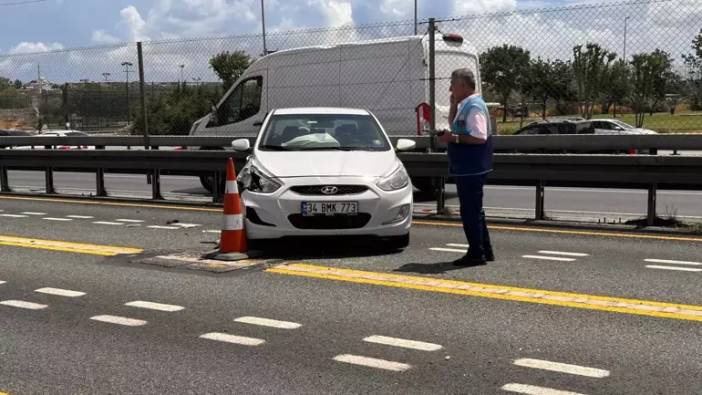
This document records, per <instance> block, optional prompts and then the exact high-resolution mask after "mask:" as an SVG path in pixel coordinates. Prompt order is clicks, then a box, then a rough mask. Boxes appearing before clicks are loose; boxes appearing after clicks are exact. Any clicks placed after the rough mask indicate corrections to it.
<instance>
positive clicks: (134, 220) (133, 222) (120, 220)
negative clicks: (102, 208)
mask: <svg viewBox="0 0 702 395" xmlns="http://www.w3.org/2000/svg"><path fill="white" fill-rule="evenodd" d="M115 221H119V222H128V223H132V224H140V223H142V222H144V221H143V220H141V219H116V220H115Z"/></svg>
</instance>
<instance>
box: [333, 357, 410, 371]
mask: <svg viewBox="0 0 702 395" xmlns="http://www.w3.org/2000/svg"><path fill="white" fill-rule="evenodd" d="M334 360H335V361H337V362H342V363H348V364H352V365H359V366H366V367H369V368H375V369H383V370H390V371H393V372H404V371H405V370H408V369H410V368H411V367H412V366H411V365H408V364H406V363H401V362H393V361H386V360H384V359H378V358H370V357H364V356H360V355H351V354H341V355H337V356H335V357H334Z"/></svg>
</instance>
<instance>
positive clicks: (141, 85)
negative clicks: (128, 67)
mask: <svg viewBox="0 0 702 395" xmlns="http://www.w3.org/2000/svg"><path fill="white" fill-rule="evenodd" d="M137 56H138V57H139V100H140V101H141V119H142V122H143V125H142V128H143V132H144V149H147V150H148V149H149V120H148V118H147V116H146V113H147V112H146V94H145V93H144V56H143V54H142V50H141V41H139V42H137ZM159 195H160V193H159Z"/></svg>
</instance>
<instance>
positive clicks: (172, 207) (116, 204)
mask: <svg viewBox="0 0 702 395" xmlns="http://www.w3.org/2000/svg"><path fill="white" fill-rule="evenodd" d="M0 199H4V200H25V201H30V202H51V203H69V204H87V205H93V206H113V207H138V208H159V209H168V210H182V211H206V212H215V213H221V212H222V209H221V208H208V207H190V206H178V205H168V204H149V203H145V204H142V203H126V202H124V203H121V202H103V201H97V200H88V199H80V200H77V199H60V198H39V197H37V198H34V197H24V196H0Z"/></svg>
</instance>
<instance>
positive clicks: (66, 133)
mask: <svg viewBox="0 0 702 395" xmlns="http://www.w3.org/2000/svg"><path fill="white" fill-rule="evenodd" d="M35 136H36V137H83V136H89V134H88V133H85V132H81V131H79V130H47V131H44V132H41V133H39V134H37V135H35ZM42 147H45V146H42ZM47 148H53V149H60V150H76V149H78V150H80V149H95V147H92V146H87V145H56V146H49V147H47Z"/></svg>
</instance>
